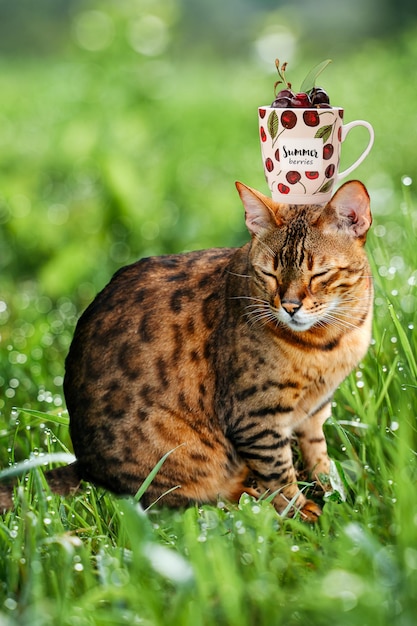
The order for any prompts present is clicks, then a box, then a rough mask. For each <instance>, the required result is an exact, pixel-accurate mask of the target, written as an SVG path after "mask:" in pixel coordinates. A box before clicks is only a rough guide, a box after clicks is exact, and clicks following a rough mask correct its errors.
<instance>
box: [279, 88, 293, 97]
mask: <svg viewBox="0 0 417 626" xmlns="http://www.w3.org/2000/svg"><path fill="white" fill-rule="evenodd" d="M275 98H294V92H293V91H291V89H281V91H279V92H278V93H277V95H276V96H275Z"/></svg>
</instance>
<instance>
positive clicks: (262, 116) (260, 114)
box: [259, 109, 266, 120]
mask: <svg viewBox="0 0 417 626" xmlns="http://www.w3.org/2000/svg"><path fill="white" fill-rule="evenodd" d="M265 115H266V109H259V116H260V118H261V119H262V120H263V119H264V117H265Z"/></svg>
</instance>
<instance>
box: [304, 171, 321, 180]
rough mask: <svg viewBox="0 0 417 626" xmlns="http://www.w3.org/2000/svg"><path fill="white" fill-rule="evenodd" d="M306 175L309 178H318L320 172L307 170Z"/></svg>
mask: <svg viewBox="0 0 417 626" xmlns="http://www.w3.org/2000/svg"><path fill="white" fill-rule="evenodd" d="M305 175H306V177H307V178H308V179H309V180H316V178H318V177H319V173H318V172H305Z"/></svg>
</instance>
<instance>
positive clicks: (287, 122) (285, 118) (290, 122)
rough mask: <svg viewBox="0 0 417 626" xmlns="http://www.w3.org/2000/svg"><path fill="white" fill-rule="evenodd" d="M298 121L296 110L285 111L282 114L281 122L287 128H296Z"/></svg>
mask: <svg viewBox="0 0 417 626" xmlns="http://www.w3.org/2000/svg"><path fill="white" fill-rule="evenodd" d="M296 123H297V116H296V114H295V113H294V111H284V113H282V114H281V124H282V125H283V127H284V128H286V129H287V130H289V129H291V128H294V126H295V125H296Z"/></svg>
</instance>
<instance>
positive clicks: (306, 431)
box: [295, 402, 331, 490]
mask: <svg viewBox="0 0 417 626" xmlns="http://www.w3.org/2000/svg"><path fill="white" fill-rule="evenodd" d="M330 414H331V404H330V402H328V403H327V404H326V405H325V406H324V407H321V408H320V410H319V411H316V412H315V413H313V414H312V415H310V416H309V417H308V418H306V419H305V420H304V422H302V423H301V424H300V425H299V426H297V429H296V433H295V434H296V435H297V438H298V443H299V446H300V450H301V454H302V456H303V461H304V467H305V469H306V471H307V472H308V474H309V475H310V476H311V477H312V478H314V480H317V482H318V483H319V484H320V485H321V487H322V488H323V489H324V490H325V489H326V487H327V485H328V480H327V479H326V477H327V476H328V475H329V473H330V459H329V456H328V454H327V443H326V439H325V437H324V433H323V424H324V422H325V421H326V420H327V419H328V418H329V417H330Z"/></svg>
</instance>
